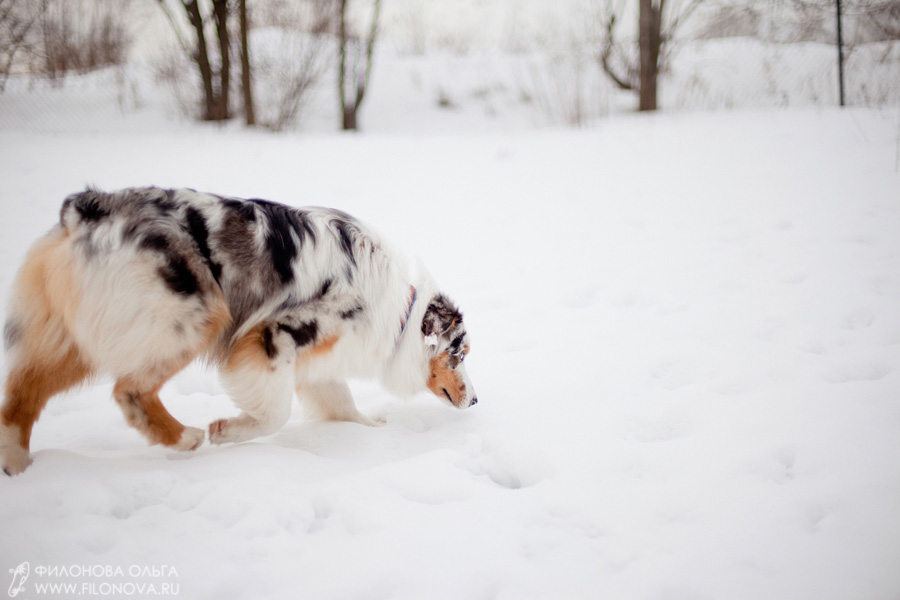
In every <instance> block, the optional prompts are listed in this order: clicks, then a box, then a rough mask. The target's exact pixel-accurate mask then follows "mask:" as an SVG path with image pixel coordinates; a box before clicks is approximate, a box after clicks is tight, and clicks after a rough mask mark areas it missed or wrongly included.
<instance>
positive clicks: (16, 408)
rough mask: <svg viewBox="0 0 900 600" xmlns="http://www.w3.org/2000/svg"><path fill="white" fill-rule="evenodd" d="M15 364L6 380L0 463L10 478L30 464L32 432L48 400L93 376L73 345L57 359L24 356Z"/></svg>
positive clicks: (1, 411) (1, 417)
mask: <svg viewBox="0 0 900 600" xmlns="http://www.w3.org/2000/svg"><path fill="white" fill-rule="evenodd" d="M16 363H17V364H16V365H15V366H14V367H13V368H12V369H11V370H10V373H9V375H8V377H7V379H6V388H5V397H4V400H3V406H2V409H0V420H2V423H0V462H2V468H3V471H4V472H5V473H6V474H7V475H17V474H19V473H21V472H22V471H24V470H25V469H26V468H27V467H28V465H29V464H31V458H30V456H29V450H30V446H31V431H32V428H33V427H34V422H35V421H37V419H38V417H39V416H40V414H41V411H42V410H43V409H44V407H45V406H46V405H47V401H48V400H50V398H51V397H52V396H54V395H56V394H59V393H60V392H64V391H66V390H67V389H69V388H71V387H74V386H76V385H78V384H79V383H81V382H82V381H83V380H84V379H85V378H87V377H88V376H89V375H90V374H91V370H90V368H89V367H88V366H87V364H85V362H84V360H83V359H82V357H81V355H80V354H79V352H78V350H77V349H76V348H75V347H74V346H70V347H69V348H68V350H67V351H64V352H62V353H60V354H59V355H58V356H35V355H25V356H22V357H20V358H19V359H18V360H17V361H16Z"/></svg>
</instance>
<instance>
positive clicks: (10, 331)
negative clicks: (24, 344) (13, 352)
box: [3, 320, 22, 350]
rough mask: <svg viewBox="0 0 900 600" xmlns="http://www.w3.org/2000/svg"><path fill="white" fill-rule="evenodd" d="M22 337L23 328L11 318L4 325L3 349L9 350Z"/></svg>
mask: <svg viewBox="0 0 900 600" xmlns="http://www.w3.org/2000/svg"><path fill="white" fill-rule="evenodd" d="M20 339H22V328H21V327H20V326H19V324H18V323H16V322H15V321H12V320H9V321H7V322H6V325H4V326H3V349H4V350H9V349H10V348H12V347H13V346H15V345H16V344H17V343H18V342H19V340H20Z"/></svg>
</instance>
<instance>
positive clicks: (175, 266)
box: [159, 255, 200, 296]
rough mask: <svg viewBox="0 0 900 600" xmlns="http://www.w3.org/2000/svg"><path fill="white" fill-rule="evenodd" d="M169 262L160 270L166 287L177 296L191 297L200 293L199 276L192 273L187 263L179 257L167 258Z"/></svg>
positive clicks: (171, 256)
mask: <svg viewBox="0 0 900 600" xmlns="http://www.w3.org/2000/svg"><path fill="white" fill-rule="evenodd" d="M167 260H168V262H167V263H166V264H165V265H163V266H162V267H160V268H159V274H160V275H161V276H162V278H163V280H164V281H165V282H166V285H168V286H169V289H171V290H172V291H173V292H175V293H176V294H183V295H185V296H190V295H192V294H196V293H197V292H198V291H200V282H199V281H197V276H196V275H194V274H193V272H191V269H190V267H188V264H187V261H186V260H184V258H183V257H181V256H178V255H170V256H167Z"/></svg>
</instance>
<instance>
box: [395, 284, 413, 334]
mask: <svg viewBox="0 0 900 600" xmlns="http://www.w3.org/2000/svg"><path fill="white" fill-rule="evenodd" d="M417 297H418V292H416V286H414V285H410V286H409V302H408V303H407V305H406V313H405V314H404V315H403V318H402V319H400V335H398V336H397V341H398V343H399V340H400V337H401V336H402V335H403V330H404V329H406V324H407V323H408V322H409V316H410V315H411V314H412V311H413V305H415V303H416V298H417Z"/></svg>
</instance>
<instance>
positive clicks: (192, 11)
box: [158, 0, 231, 121]
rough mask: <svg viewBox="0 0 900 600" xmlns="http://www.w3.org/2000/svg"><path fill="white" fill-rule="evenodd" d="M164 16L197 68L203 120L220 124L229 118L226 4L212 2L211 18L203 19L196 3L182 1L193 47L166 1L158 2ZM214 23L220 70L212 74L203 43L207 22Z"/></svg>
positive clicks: (229, 77)
mask: <svg viewBox="0 0 900 600" xmlns="http://www.w3.org/2000/svg"><path fill="white" fill-rule="evenodd" d="M158 2H159V4H160V6H161V7H162V9H163V10H164V11H165V13H166V16H167V17H168V18H169V21H170V22H171V24H172V27H173V28H174V29H175V32H176V35H177V36H178V39H179V42H180V43H181V45H182V48H183V49H184V50H185V51H186V52H188V54H189V55H190V57H191V60H193V61H194V63H195V64H196V65H197V69H198V71H199V72H200V80H201V82H202V85H203V99H204V103H203V117H202V118H203V120H204V121H222V120H225V119H228V118H230V116H231V112H230V110H229V89H230V86H231V60H230V56H229V39H228V13H229V7H228V1H227V0H212V15H207V16H206V17H204V15H203V12H202V11H201V8H200V4H199V2H198V0H181V6H182V8H184V11H185V14H186V15H187V19H188V22H189V23H190V26H191V29H192V30H193V32H194V39H195V43H194V44H189V43H187V42H186V41H185V40H184V38H183V37H182V36H181V33H180V27H179V25H178V22H177V19H176V18H175V15H174V14H173V13H172V11H171V10H170V8H169V6H168V4H167V0H158ZM209 22H214V23H215V28H216V38H217V40H218V51H219V52H218V53H219V69H218V71H217V72H216V73H214V72H213V66H212V62H211V60H210V53H209V48H208V46H207V41H206V26H207V23H209Z"/></svg>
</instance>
